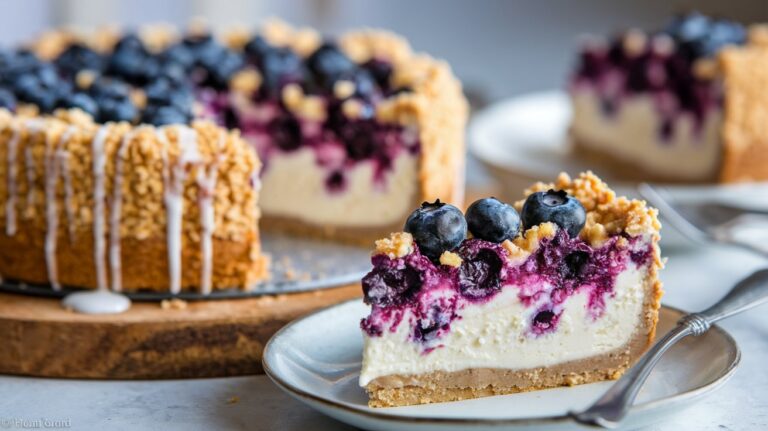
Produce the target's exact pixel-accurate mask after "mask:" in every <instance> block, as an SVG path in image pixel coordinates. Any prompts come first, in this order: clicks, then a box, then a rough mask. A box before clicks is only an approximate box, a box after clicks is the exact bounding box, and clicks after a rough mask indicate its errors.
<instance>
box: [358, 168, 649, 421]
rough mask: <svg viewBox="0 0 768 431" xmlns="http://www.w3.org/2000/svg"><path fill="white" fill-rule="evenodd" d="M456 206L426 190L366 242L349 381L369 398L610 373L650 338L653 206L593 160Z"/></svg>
mask: <svg viewBox="0 0 768 431" xmlns="http://www.w3.org/2000/svg"><path fill="white" fill-rule="evenodd" d="M525 195H526V198H525V199H524V200H521V201H519V202H517V203H515V204H514V205H509V204H506V203H503V202H500V201H498V200H497V199H494V198H487V199H481V200H479V201H476V202H475V203H473V204H472V205H471V206H470V207H469V208H468V209H467V211H466V214H462V212H461V211H460V210H459V209H458V208H456V207H454V206H452V205H449V204H444V203H442V202H439V201H436V202H433V203H429V202H425V203H424V204H422V205H421V207H420V208H418V209H416V210H415V211H414V212H413V213H412V214H411V215H410V217H409V218H408V220H407V221H406V223H405V231H404V232H398V233H393V234H392V235H391V236H390V237H389V238H386V239H381V240H379V241H377V243H376V250H375V252H374V255H373V258H372V262H373V269H372V270H371V272H370V273H368V274H367V275H366V276H365V278H363V292H364V301H365V303H366V304H369V305H370V307H371V312H370V314H369V315H368V317H366V318H364V319H363V320H362V322H361V328H362V332H363V337H364V340H365V344H364V350H363V364H362V370H361V374H360V385H361V386H362V387H364V388H365V389H366V391H367V392H368V394H369V397H370V401H369V404H370V405H371V406H373V407H391V406H402V405H411V404H424V403H433V402H442V401H455V400H462V399H468V398H476V397H483V396H489V395H499V394H508V393H514V392H520V391H529V390H535V389H543V388H549V387H556V386H563V385H575V384H582V383H589V382H595V381H600V380H607V379H616V378H618V377H619V376H620V375H621V374H622V373H623V372H624V371H625V370H626V369H627V368H628V367H629V366H631V365H632V363H634V361H636V360H637V359H638V358H639V357H640V355H642V353H643V352H644V351H645V350H646V349H647V348H648V346H649V345H650V343H651V341H652V340H653V338H654V335H655V330H656V323H657V320H658V310H659V306H660V298H661V295H662V289H661V283H660V281H659V280H658V271H659V269H660V268H661V267H662V261H661V258H660V253H659V248H658V241H659V229H660V225H659V222H658V219H657V212H656V210H655V209H653V208H649V207H647V206H646V204H645V202H643V201H637V200H629V199H626V198H624V197H617V196H616V195H615V194H614V192H613V191H611V190H610V189H609V188H608V186H607V185H606V184H605V183H603V182H602V181H601V180H600V179H599V178H597V177H596V176H595V175H593V174H592V173H589V172H588V173H584V174H581V175H580V176H579V177H578V178H576V179H571V178H570V177H568V176H567V175H565V174H561V175H560V177H558V179H557V181H556V182H555V183H553V184H543V183H538V184H535V185H534V186H533V187H532V188H530V189H529V190H527V191H526V192H525Z"/></svg>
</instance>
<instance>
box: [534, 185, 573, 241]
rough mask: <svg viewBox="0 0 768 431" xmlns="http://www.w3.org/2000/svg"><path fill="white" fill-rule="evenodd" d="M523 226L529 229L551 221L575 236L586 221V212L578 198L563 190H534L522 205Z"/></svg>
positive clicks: (571, 235)
mask: <svg viewBox="0 0 768 431" xmlns="http://www.w3.org/2000/svg"><path fill="white" fill-rule="evenodd" d="M522 221H523V226H524V227H525V228H526V229H529V228H531V227H533V226H537V225H539V224H541V223H545V222H552V223H555V224H556V225H558V226H559V227H560V228H561V229H565V231H566V232H568V235H569V236H570V237H571V238H576V237H577V236H578V235H579V232H581V229H582V228H583V227H584V224H585V223H586V221H587V214H586V211H585V210H584V207H583V206H582V205H581V202H579V201H578V199H576V198H574V197H572V196H568V194H567V193H566V192H565V191H563V190H558V191H555V190H551V189H550V190H549V191H546V192H536V193H533V194H531V195H530V196H528V199H526V200H525V204H524V205H523V212H522Z"/></svg>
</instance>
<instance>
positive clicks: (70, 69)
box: [55, 43, 104, 76]
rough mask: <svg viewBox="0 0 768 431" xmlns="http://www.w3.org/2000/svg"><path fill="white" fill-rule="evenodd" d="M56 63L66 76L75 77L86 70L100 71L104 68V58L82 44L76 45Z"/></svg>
mask: <svg viewBox="0 0 768 431" xmlns="http://www.w3.org/2000/svg"><path fill="white" fill-rule="evenodd" d="M55 63H56V66H57V67H58V68H59V70H61V71H62V72H64V74H66V75H70V76H73V75H75V74H77V72H79V71H81V70H84V69H88V70H95V71H100V70H101V69H102V68H103V67H104V57H102V55H101V54H99V53H97V52H96V51H94V50H92V49H90V48H88V47H87V46H85V45H83V44H81V43H74V44H72V45H70V46H69V47H68V48H67V49H66V50H64V52H62V53H61V54H60V55H59V56H58V58H56V61H55Z"/></svg>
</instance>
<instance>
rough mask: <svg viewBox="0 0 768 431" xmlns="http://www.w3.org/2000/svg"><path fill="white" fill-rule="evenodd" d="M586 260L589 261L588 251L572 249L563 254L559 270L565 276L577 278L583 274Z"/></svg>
mask: <svg viewBox="0 0 768 431" xmlns="http://www.w3.org/2000/svg"><path fill="white" fill-rule="evenodd" d="M587 262H589V253H588V252H586V251H581V250H576V251H573V252H571V253H570V254H568V255H567V256H565V259H564V260H563V266H562V268H561V271H560V272H561V274H562V275H563V277H565V278H579V277H581V276H583V275H584V272H585V268H586V264H587Z"/></svg>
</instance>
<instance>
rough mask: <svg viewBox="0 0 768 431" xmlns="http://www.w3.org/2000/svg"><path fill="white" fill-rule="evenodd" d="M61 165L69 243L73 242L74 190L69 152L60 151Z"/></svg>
mask: <svg viewBox="0 0 768 431" xmlns="http://www.w3.org/2000/svg"><path fill="white" fill-rule="evenodd" d="M59 162H60V163H61V176H62V177H63V178H64V210H65V212H66V214H67V232H68V233H69V242H70V243H72V242H74V241H75V207H74V206H73V205H72V198H73V197H74V190H72V173H71V172H70V171H69V152H66V151H62V152H61V153H60V154H59Z"/></svg>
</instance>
